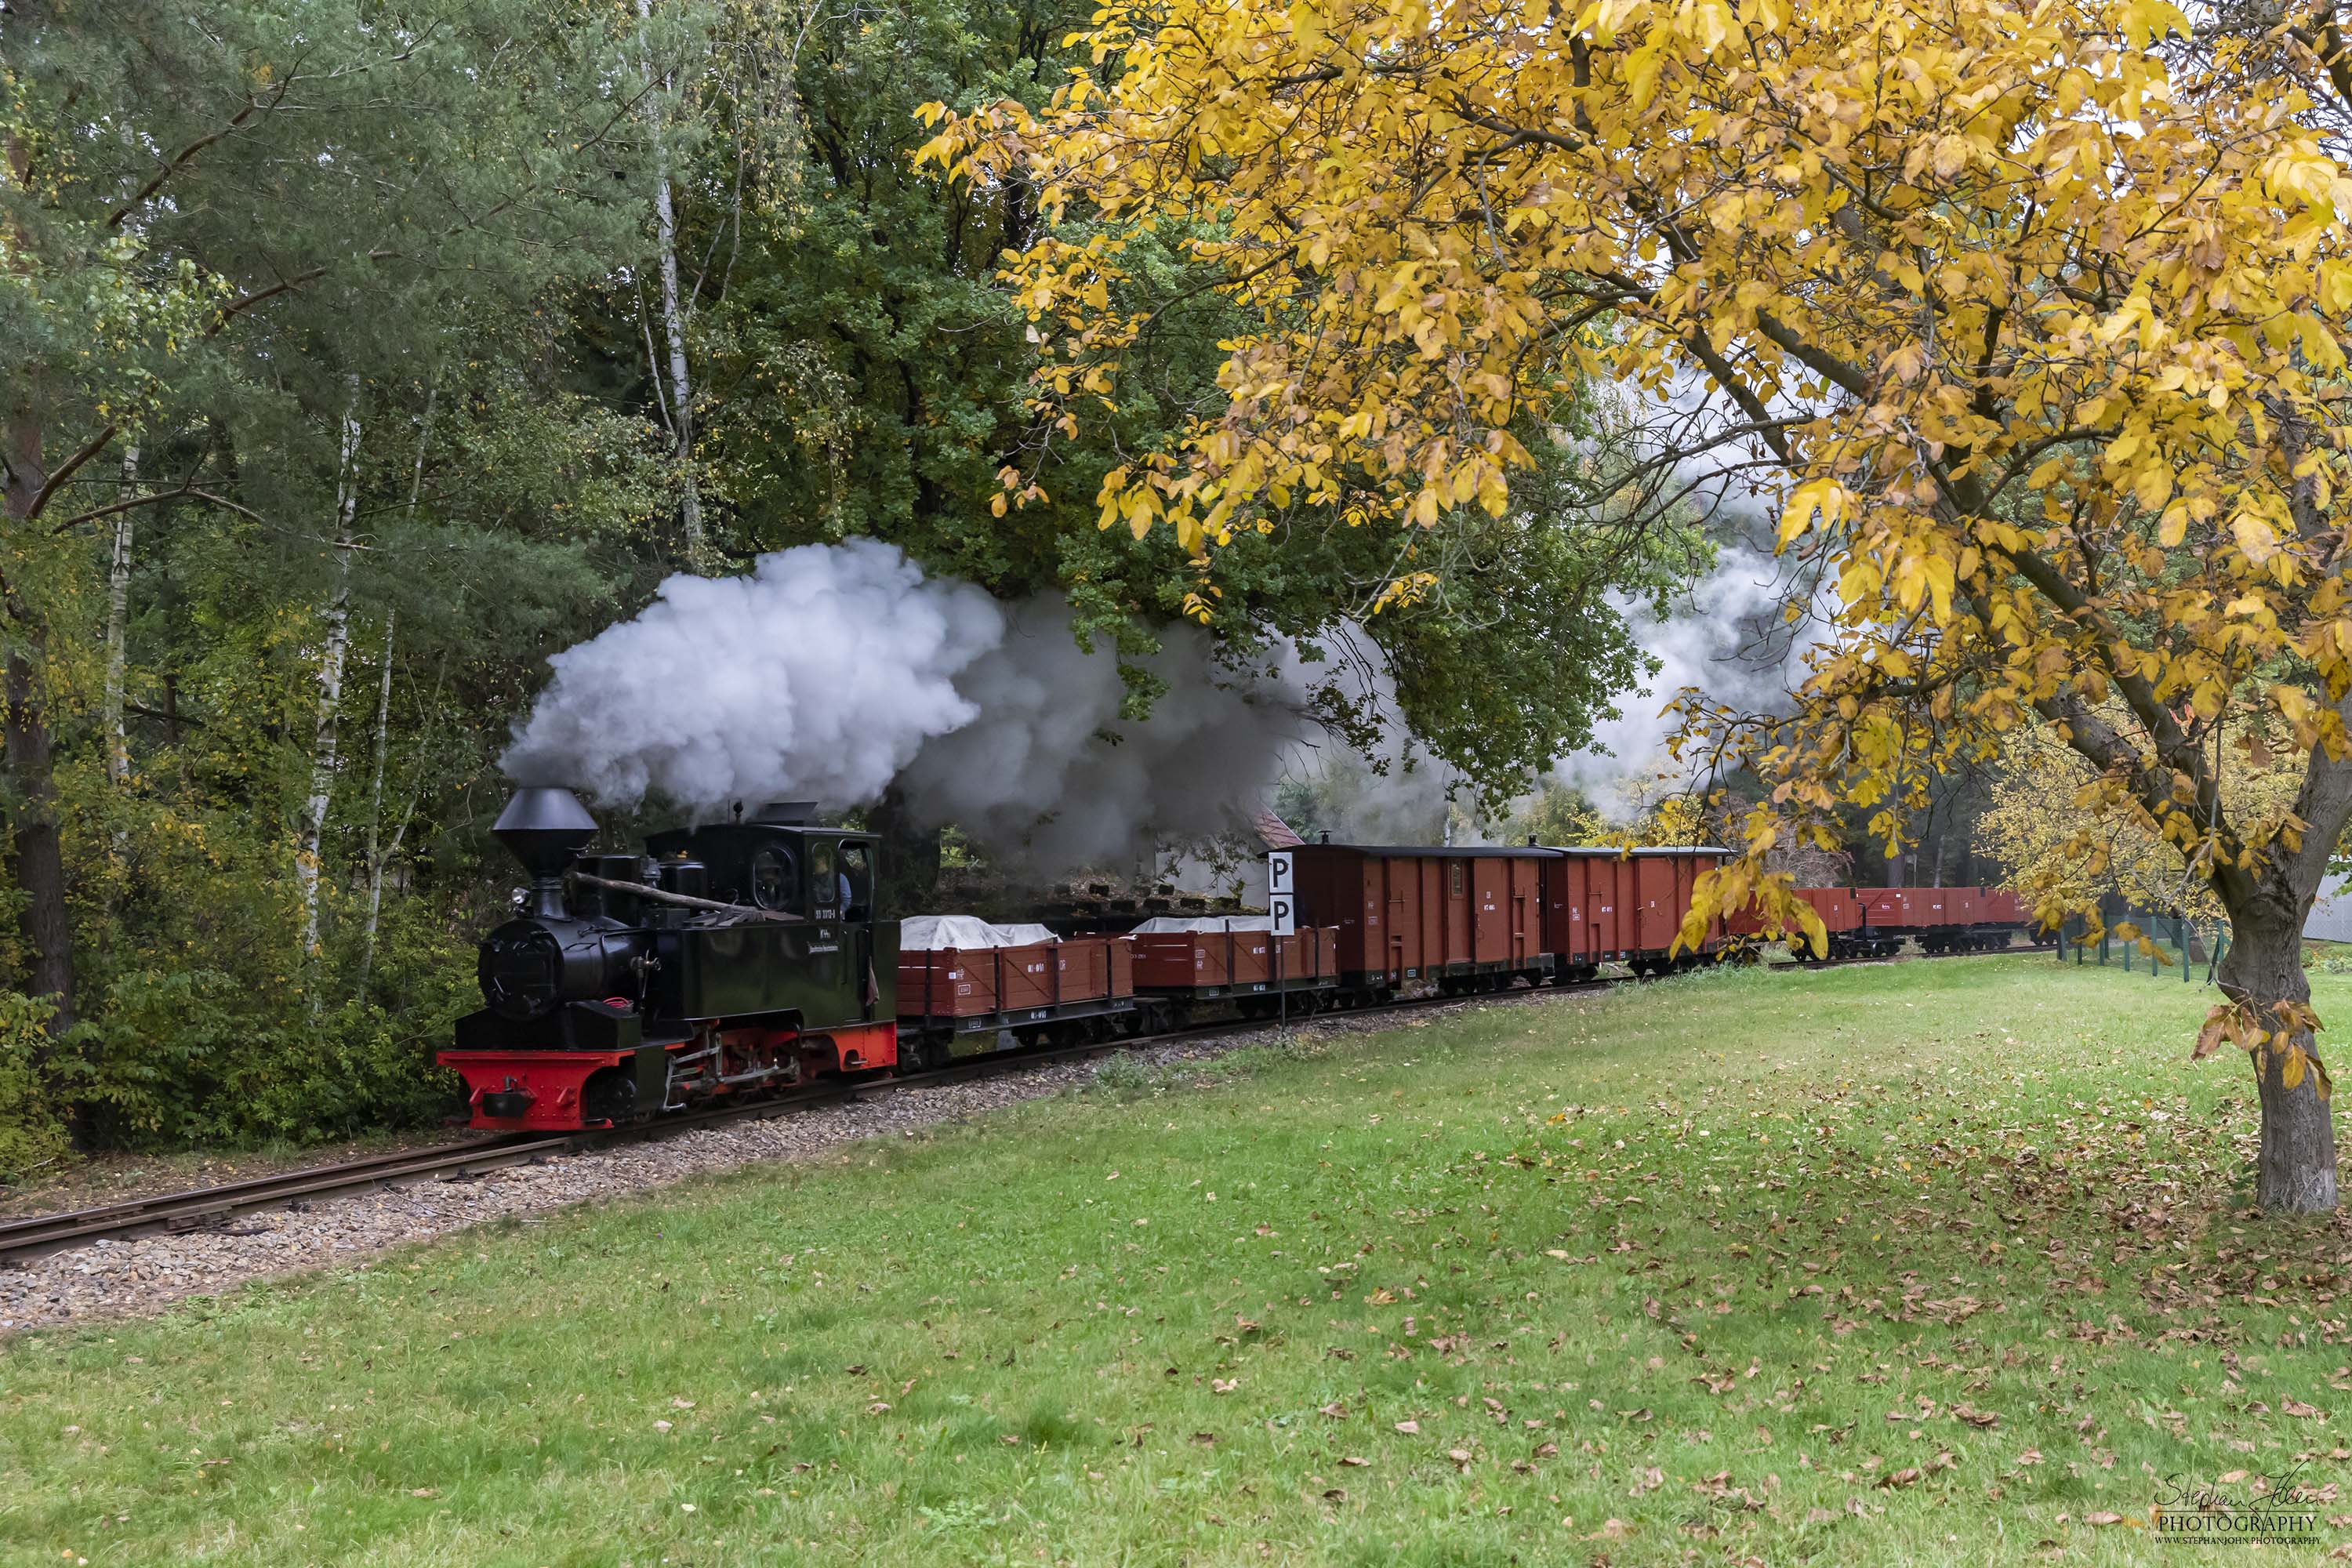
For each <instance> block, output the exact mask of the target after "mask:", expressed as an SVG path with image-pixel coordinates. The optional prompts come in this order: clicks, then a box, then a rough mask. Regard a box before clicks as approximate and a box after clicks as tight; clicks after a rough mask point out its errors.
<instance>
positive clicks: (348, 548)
mask: <svg viewBox="0 0 2352 1568" xmlns="http://www.w3.org/2000/svg"><path fill="white" fill-rule="evenodd" d="M359 451H360V420H359V389H358V387H357V386H356V385H354V386H353V387H352V401H351V404H350V405H349V406H348V408H347V409H346V410H345V412H344V414H343V438H342V450H341V457H340V458H338V459H337V462H336V467H335V591H334V595H333V597H332V598H331V599H330V600H329V601H328V602H327V647H326V654H325V657H324V658H321V659H320V663H319V722H318V728H317V731H316V732H315V734H314V736H313V739H312V743H311V747H310V801H309V804H308V805H307V806H306V807H305V808H304V811H303V814H302V843H301V847H300V849H299V852H298V853H297V854H296V856H295V859H294V878H295V883H296V886H297V888H298V889H299V892H300V896H301V900H302V961H303V963H305V964H306V965H307V964H308V963H310V958H311V956H312V955H313V954H314V953H316V952H318V951H319V847H320V840H321V839H322V838H323V837H325V834H326V828H327V805H328V803H329V802H330V801H331V800H332V799H333V798H334V794H335V761H336V757H335V749H336V741H337V728H336V714H337V712H338V710H340V708H341V703H342V698H343V664H344V660H345V659H346V658H348V657H349V655H350V653H351V644H352V525H353V523H354V521H356V519H357V514H358V511H359V500H360V486H359V472H358V463H359Z"/></svg>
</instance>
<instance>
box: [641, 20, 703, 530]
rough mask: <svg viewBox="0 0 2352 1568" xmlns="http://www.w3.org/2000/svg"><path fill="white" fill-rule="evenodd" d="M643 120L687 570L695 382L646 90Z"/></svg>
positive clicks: (697, 492)
mask: <svg viewBox="0 0 2352 1568" xmlns="http://www.w3.org/2000/svg"><path fill="white" fill-rule="evenodd" d="M653 14H654V12H653V0H637V22H638V28H637V47H638V48H639V49H640V50H641V51H643V52H644V53H645V56H646V75H647V76H648V77H651V76H652V75H653V56H652V53H651V51H650V49H648V48H647V47H646V29H645V24H646V23H647V22H650V21H651V20H652V19H653ZM646 129H647V130H649V131H650V132H652V133H653V143H654V229H655V237H656V240H657V241H658V243H659V247H660V252H661V254H660V265H661V286H662V331H663V334H664V336H665V337H667V340H668V347H669V420H670V436H671V450H672V453H673V455H674V456H675V457H676V458H677V468H678V479H679V482H680V485H681V486H682V491H681V495H680V499H679V515H680V519H681V521H682V522H683V524H684V529H685V534H686V563H687V567H688V570H689V571H695V572H699V571H701V570H702V569H703V564H704V563H703V553H704V552H703V540H702V491H701V489H700V487H699V486H698V485H697V484H696V482H695V478H694V387H693V381H692V378H691V377H690V376H689V375H688V371H687V363H686V303H685V299H684V297H683V295H682V294H681V293H680V291H679V289H678V281H677V208H676V206H675V205H673V204H672V203H671V200H670V188H669V148H668V145H667V143H666V142H663V140H662V125H661V107H660V103H659V100H656V98H655V97H654V96H653V95H652V94H651V93H648V94H646Z"/></svg>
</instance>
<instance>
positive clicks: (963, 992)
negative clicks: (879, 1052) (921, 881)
mask: <svg viewBox="0 0 2352 1568" xmlns="http://www.w3.org/2000/svg"><path fill="white" fill-rule="evenodd" d="M1141 1026H1142V1018H1141V1016H1140V1015H1139V1011H1138V1005H1137V1003H1136V999H1135V950H1134V947H1133V944H1132V943H1130V942H1129V941H1128V940H1127V939H1126V938H1124V937H1116V936H1076V937H1057V936H1055V934H1054V933H1053V932H1052V931H1048V930H1046V929H1045V927H1044V926H1041V925H1010V926H1008V925H995V924H992V923H990V922H989V921H982V920H976V919H973V918H972V917H971V916H966V915H927V916H919V917H917V918H915V919H912V920H909V921H906V922H904V924H903V926H902V927H901V934H900V941H899V946H898V1042H899V1050H900V1052H901V1054H902V1055H904V1056H906V1057H908V1058H911V1059H912V1060H914V1061H915V1062H917V1063H919V1064H920V1065H922V1066H925V1067H934V1066H938V1065H939V1064H940V1063H942V1062H944V1061H946V1060H948V1059H949V1058H952V1057H965V1056H977V1055H979V1054H981V1053H982V1052H984V1051H992V1050H1003V1049H1010V1048H1013V1047H1021V1046H1031V1045H1037V1044H1041V1043H1052V1044H1057V1045H1060V1044H1075V1043H1076V1042H1079V1041H1082V1040H1089V1039H1108V1038H1111V1037H1114V1036H1118V1035H1129V1034H1133V1033H1135V1032H1136V1031H1137V1030H1138V1029H1139V1027H1141Z"/></svg>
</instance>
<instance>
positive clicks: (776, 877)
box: [751, 844, 801, 912]
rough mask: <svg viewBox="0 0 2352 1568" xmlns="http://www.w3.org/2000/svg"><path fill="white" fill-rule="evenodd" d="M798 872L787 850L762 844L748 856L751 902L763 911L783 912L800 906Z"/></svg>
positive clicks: (778, 846) (782, 846)
mask: <svg viewBox="0 0 2352 1568" xmlns="http://www.w3.org/2000/svg"><path fill="white" fill-rule="evenodd" d="M800 892H801V879H800V868H799V866H797V865H796V864H794V863H793V852H792V850H791V848H790V847H787V846H785V845H782V844H762V845H761V846H760V847H759V848H758V849H756V850H754V851H753V852H752V854H751V901H752V902H753V903H755V904H757V905H759V906H760V907H761V909H763V910H778V911H780V912H781V911H785V910H791V909H792V908H793V906H794V905H796V904H798V903H799V902H800Z"/></svg>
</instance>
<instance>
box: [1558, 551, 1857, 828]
mask: <svg viewBox="0 0 2352 1568" xmlns="http://www.w3.org/2000/svg"><path fill="white" fill-rule="evenodd" d="M1789 570H1790V563H1786V562H1783V561H1781V560H1779V559H1776V558H1774V557H1772V556H1769V555H1766V554H1762V553H1760V552H1757V551H1754V550H1750V549H1748V548H1746V547H1744V546H1734V547H1732V548H1729V549H1727V550H1726V551H1724V552H1723V553H1722V554H1721V555H1720V556H1719V557H1718V559H1717V563H1716V565H1715V568H1714V569H1713V570H1712V571H1710V572H1709V573H1708V574H1706V576H1705V577H1704V578H1702V579H1700V580H1699V581H1698V582H1697V583H1696V584H1693V585H1692V587H1691V588H1690V589H1689V590H1688V592H1687V593H1686V594H1685V595H1680V596H1679V597H1678V600H1677V602H1676V603H1675V605H1674V607H1673V609H1672V612H1671V613H1670V614H1669V615H1667V616H1664V618H1661V617H1660V616H1657V615H1655V614H1654V613H1653V612H1652V611H1651V609H1650V608H1649V607H1648V606H1647V605H1641V604H1638V603H1636V602H1634V601H1633V600H1632V599H1630V598H1627V597H1626V596H1624V595H1616V594H1612V595H1610V602H1611V604H1612V606H1613V607H1614V608H1615V609H1616V610H1617V612H1618V614H1620V615H1622V616H1624V617H1625V622H1626V625H1627V626H1629V627H1630V628H1631V629H1632V631H1633V637H1634V640H1635V641H1636V642H1638V643H1639V644H1640V645H1641V647H1642V648H1643V651H1644V652H1646V653H1648V654H1649V655H1650V657H1651V658H1654V659H1656V660H1657V661H1658V668H1657V672H1656V673H1655V674H1654V675H1652V676H1649V677H1647V678H1645V679H1643V680H1642V681H1641V682H1640V683H1639V684H1638V685H1637V686H1634V687H1633V688H1631V689H1627V690H1624V691H1620V692H1618V693H1617V694H1616V695H1615V696H1614V697H1613V698H1612V699H1611V706H1612V707H1613V708H1614V709H1615V710H1616V711H1617V716H1616V717H1615V718H1613V719H1612V718H1607V717H1601V718H1597V719H1595V721H1593V725H1592V741H1591V745H1590V746H1589V747H1588V748H1587V749H1585V750H1582V751H1579V752H1571V753H1570V754H1569V755H1568V756H1565V757H1562V758H1561V759H1560V760H1559V762H1558V763H1555V764H1554V766H1553V768H1552V776H1553V777H1554V778H1556V779H1558V780H1559V782H1561V783H1563V784H1569V785H1570V786H1572V787H1574V788H1576V789H1578V790H1580V791H1581V792H1582V793H1583V795H1584V796H1585V798H1586V799H1587V800H1590V801H1591V803H1592V804H1593V805H1594V806H1595V807H1596V808H1597V809H1599V810H1600V811H1601V813H1602V814H1603V815H1604V816H1610V817H1612V819H1617V820H1625V819H1629V818H1631V817H1633V816H1638V815H1639V814H1640V813H1641V811H1642V810H1643V808H1644V807H1646V806H1647V805H1649V804H1650V799H1649V797H1650V796H1651V795H1654V794H1655V793H1657V792H1658V790H1659V788H1660V785H1661V784H1662V782H1665V783H1667V784H1668V785H1669V787H1670V788H1679V787H1680V786H1681V783H1682V782H1683V781H1681V780H1679V779H1677V778H1675V777H1674V776H1673V774H1674V770H1675V763H1674V761H1673V759H1672V758H1671V757H1670V756H1669V755H1668V754H1667V752H1666V742H1667V739H1668V738H1669V737H1670V736H1672V735H1673V734H1674V733H1675V730H1676V729H1677V728H1679V726H1680V720H1679V717H1678V716H1677V715H1675V714H1673V713H1668V712H1666V711H1664V709H1665V707H1666V705H1667V704H1668V703H1670V702H1672V701H1673V700H1675V698H1676V697H1677V696H1679V695H1680V694H1681V693H1682V691H1683V690H1684V689H1685V688H1686V687H1696V688H1697V689H1698V690H1699V691H1700V692H1701V693H1702V694H1703V695H1704V696H1705V697H1706V699H1707V700H1710V701H1714V702H1720V703H1727V704H1729V705H1730V706H1732V707H1735V708H1739V709H1745V710H1778V709H1781V708H1784V707H1785V706H1786V705H1787V701H1788V698H1789V693H1790V689H1791V685H1792V672H1793V671H1794V669H1795V667H1796V666H1797V664H1798V661H1799V659H1800V657H1801V654H1802V653H1803V651H1804V650H1805V648H1806V647H1809V646H1811V640H1812V637H1813V635H1814V633H1815V632H1817V631H1818V629H1819V626H1818V622H1809V623H1801V624H1800V625H1799V626H1794V627H1792V626H1790V625H1789V624H1788V623H1787V622H1786V621H1785V620H1784V618H1783V616H1782V606H1783V605H1785V604H1786V603H1787V602H1788V599H1789V597H1790V593H1791V589H1790V584H1789V583H1788V582H1787V581H1786V580H1785V577H1786V574H1787V573H1788V572H1789Z"/></svg>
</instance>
